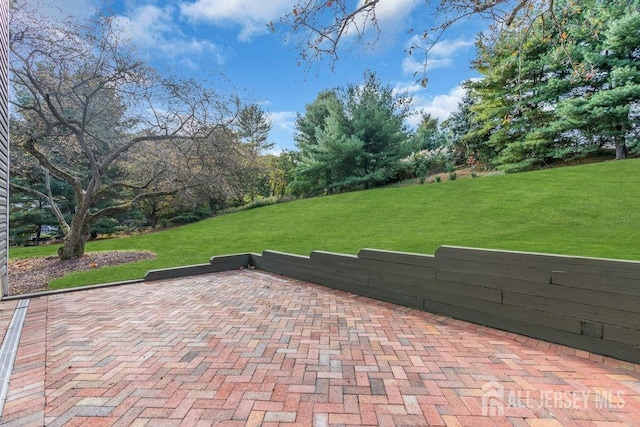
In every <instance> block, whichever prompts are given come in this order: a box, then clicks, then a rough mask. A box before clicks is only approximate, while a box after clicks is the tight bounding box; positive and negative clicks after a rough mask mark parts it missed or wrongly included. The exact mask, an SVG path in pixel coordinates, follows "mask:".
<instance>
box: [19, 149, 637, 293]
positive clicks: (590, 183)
mask: <svg viewBox="0 0 640 427" xmlns="http://www.w3.org/2000/svg"><path fill="white" fill-rule="evenodd" d="M440 245H459V246H471V247H481V248H495V249H510V250H520V251H531V252H546V253H556V254H568V255H583V256H593V257H605V258H618V259H633V260H640V159H638V160H635V159H634V160H626V161H621V162H620V161H619V162H615V161H610V162H605V163H598V164H592V165H583V166H574V167H565V168H557V169H548V170H544V171H537V172H529V173H521V174H514V175H498V176H490V177H483V178H478V179H464V180H457V181H450V182H441V183H439V184H430V185H422V186H419V185H416V186H408V187H394V188H381V189H375V190H369V191H360V192H353V193H347V194H340V195H335V196H329V197H319V198H314V199H306V200H299V201H295V202H290V203H285V204H279V205H273V206H266V207H262V208H258V209H253V210H249V211H243V212H239V213H234V214H228V215H222V216H219V217H216V218H212V219H209V220H205V221H202V222H199V223H196V224H191V225H188V226H184V227H180V228H175V229H171V230H167V231H163V232H157V233H151V234H146V235H141V236H133V237H128V238H121V239H110V240H101V241H96V242H90V243H89V244H88V245H87V251H91V252H92V251H106V250H125V249H137V250H148V251H153V252H155V253H156V254H157V258H156V259H155V260H151V261H143V262H139V263H135V264H129V265H122V266H116V267H110V268H104V269H100V270H93V271H88V272H81V273H75V274H72V275H69V276H67V277H64V278H62V279H59V280H57V281H55V282H54V283H53V284H52V287H56V288H61V287H71V286H80V285H87V284H94V283H101V282H111V281H118V280H125V279H133V278H140V277H142V276H143V275H144V273H145V272H146V271H147V270H150V269H156V268H162V267H169V266H179V265H188V264H198V263H205V262H207V260H208V259H209V257H210V256H212V255H219V254H230V253H238V252H261V251H262V250H265V249H273V250H280V251H285V252H292V253H297V254H309V253H310V252H311V251H313V250H325V251H334V252H342V253H351V254H354V253H356V252H358V250H359V249H361V248H365V247H367V248H378V249H389V250H399V251H407V252H418V253H427V254H430V253H433V252H434V251H435V249H436V248H438V246H440ZM55 251H56V247H54V246H46V247H38V248H11V250H10V256H11V257H12V258H19V257H30V256H38V255H49V254H54V253H55Z"/></svg>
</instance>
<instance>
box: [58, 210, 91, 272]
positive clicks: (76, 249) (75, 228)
mask: <svg viewBox="0 0 640 427" xmlns="http://www.w3.org/2000/svg"><path fill="white" fill-rule="evenodd" d="M90 230H91V227H90V226H89V224H86V221H85V220H84V218H77V217H76V218H74V220H73V221H72V222H71V226H70V227H69V232H68V233H67V235H66V236H65V237H64V246H62V247H61V248H60V249H58V257H59V258H60V261H66V260H70V259H78V258H81V257H82V256H83V255H84V246H85V244H86V243H87V240H89V235H90Z"/></svg>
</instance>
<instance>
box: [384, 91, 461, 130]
mask: <svg viewBox="0 0 640 427" xmlns="http://www.w3.org/2000/svg"><path fill="white" fill-rule="evenodd" d="M396 88H397V90H403V89H404V90H408V91H409V93H413V101H412V103H411V108H412V110H413V114H412V115H411V117H409V119H408V120H407V122H408V123H409V125H411V126H417V125H419V124H420V120H421V117H422V114H423V113H428V114H431V117H434V118H437V119H438V121H439V122H440V123H442V122H443V121H444V120H446V119H448V118H449V116H450V115H451V113H453V112H455V111H457V110H458V103H459V102H460V101H461V100H462V98H463V97H464V95H465V93H466V89H465V88H464V87H462V85H461V84H460V85H458V86H456V87H454V88H453V89H451V90H450V91H449V93H446V94H440V95H435V96H426V95H423V94H421V93H420V92H423V91H424V89H423V88H422V87H421V86H417V85H413V84H408V85H404V86H403V85H398V86H397V87H396Z"/></svg>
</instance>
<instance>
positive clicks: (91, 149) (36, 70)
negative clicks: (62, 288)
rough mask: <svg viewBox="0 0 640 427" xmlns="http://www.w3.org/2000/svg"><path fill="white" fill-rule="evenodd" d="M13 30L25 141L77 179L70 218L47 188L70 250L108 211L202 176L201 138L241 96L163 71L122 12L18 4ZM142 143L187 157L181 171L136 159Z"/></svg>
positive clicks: (49, 166) (65, 251)
mask: <svg viewBox="0 0 640 427" xmlns="http://www.w3.org/2000/svg"><path fill="white" fill-rule="evenodd" d="M10 29H11V33H10V83H11V85H12V89H13V95H12V97H11V100H10V102H11V105H12V109H13V113H14V123H16V124H17V126H15V129H14V130H13V132H14V135H18V138H17V139H18V141H16V144H17V145H19V146H20V149H23V150H24V151H25V152H27V153H28V154H29V155H31V156H33V158H35V159H36V160H37V161H38V163H39V164H40V166H42V168H44V170H45V171H46V174H45V176H48V174H50V175H51V176H54V177H56V178H57V179H59V180H62V181H64V182H66V183H68V184H69V185H70V186H71V187H72V188H73V194H74V199H75V200H74V201H75V212H74V213H73V215H72V217H71V220H70V221H67V220H66V219H65V217H64V215H62V214H61V213H60V212H59V209H57V206H56V200H55V197H54V196H53V195H52V194H44V193H42V192H40V194H38V196H39V197H43V198H46V200H47V201H48V203H49V204H50V205H51V207H52V209H53V211H54V213H56V217H57V219H58V222H59V223H60V226H61V229H62V230H63V231H64V233H65V242H64V246H63V247H61V248H60V250H59V256H60V258H61V259H73V258H78V257H80V256H82V255H83V253H84V247H85V243H86V241H87V240H88V238H89V235H90V228H91V225H92V224H93V223H94V222H95V221H97V220H98V219H100V218H102V217H104V216H108V215H113V214H115V213H119V212H122V211H125V210H127V209H129V208H130V207H131V206H132V205H133V204H134V203H136V202H138V201H140V200H143V199H146V198H150V197H157V196H162V195H167V194H173V193H175V192H176V191H178V190H179V189H181V188H185V187H188V186H190V185H196V184H197V182H196V181H197V180H196V179H195V178H194V177H193V176H192V175H191V173H190V172H191V171H192V170H197V168H196V167H191V165H192V164H194V163H197V162H198V161H200V160H201V159H200V158H199V157H198V156H197V155H196V154H197V150H198V148H197V147H198V145H199V144H200V143H202V142H203V141H209V142H210V137H211V135H212V134H213V133H214V132H215V131H216V130H218V129H221V128H226V127H227V126H229V124H230V123H231V122H232V121H233V119H234V117H235V115H236V111H237V107H238V101H237V99H236V97H235V95H233V94H232V95H226V96H225V95H221V94H219V93H216V92H214V91H213V90H211V89H209V88H207V87H204V86H203V85H202V84H200V83H199V82H195V81H192V80H184V79H178V78H175V77H166V76H160V75H159V74H158V73H157V72H156V71H155V70H154V69H153V68H151V67H149V66H147V65H145V64H144V63H143V62H142V61H141V60H140V59H139V58H137V57H136V55H135V52H134V50H133V49H132V47H131V46H130V45H129V44H128V42H127V41H126V40H123V39H122V37H121V32H120V31H119V29H118V26H117V22H116V21H115V20H114V18H113V17H108V16H102V17H98V18H96V19H95V20H94V21H92V22H87V23H78V22H75V21H72V20H65V21H64V22H62V23H60V22H54V21H49V22H47V21H46V20H43V19H42V17H41V16H38V14H37V13H34V11H33V10H26V9H25V8H23V7H20V8H18V9H14V10H13V11H12V12H11V17H10ZM142 146H144V149H145V150H148V151H149V152H152V151H153V152H154V154H155V157H157V155H158V153H163V152H164V151H166V152H167V153H171V156H173V157H175V156H181V157H182V158H181V160H180V161H179V162H177V163H174V164H179V165H181V169H180V171H176V170H175V168H173V169H172V167H170V165H171V162H169V161H167V162H166V163H165V164H164V167H154V168H153V169H151V168H150V170H149V173H146V174H141V173H139V172H140V171H139V170H135V169H136V168H135V167H134V168H132V167H131V164H132V163H131V161H130V160H131V159H130V158H131V156H132V155H133V153H134V151H133V148H134V147H141V148H142ZM163 150H164V151H163ZM139 153H140V150H137V151H136V154H137V155H138V156H139ZM138 167H143V168H144V165H142V166H140V165H138ZM178 172H179V173H178ZM27 191H28V189H27ZM114 193H117V197H115V198H114ZM32 194H36V193H32Z"/></svg>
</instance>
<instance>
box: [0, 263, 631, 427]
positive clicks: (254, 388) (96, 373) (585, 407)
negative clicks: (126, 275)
mask: <svg viewBox="0 0 640 427" xmlns="http://www.w3.org/2000/svg"><path fill="white" fill-rule="evenodd" d="M11 304H13V305H11ZM14 306H15V303H10V302H5V303H2V308H3V309H7V308H9V309H11V307H14ZM0 313H2V312H0ZM6 317H7V316H6V315H2V316H0V320H2V323H3V324H4V323H6V319H5V318H6ZM571 353H573V354H571ZM578 356H582V357H578ZM588 357H589V354H588V353H583V352H578V351H575V350H571V349H567V348H564V347H561V346H556V345H551V344H549V343H545V342H541V341H537V340H533V339H528V338H525V337H521V336H517V335H514V334H508V333H504V332H500V331H496V330H493V329H489V328H483V327H480V326H476V325H471V324H469V323H465V322H460V321H456V320H452V319H450V318H448V317H443V316H437V315H433V314H429V313H424V312H420V311H417V310H410V309H406V308H404V307H399V306H395V305H392V304H387V303H382V302H378V301H375V300H371V299H368V298H364V297H359V296H354V295H351V294H347V293H344V292H340V291H334V290H331V289H328V288H324V287H321V286H317V285H312V284H309V283H305V282H300V281H296V280H289V279H283V278H279V277H276V276H273V275H269V274H265V273H262V272H259V271H249V270H244V271H235V272H227V273H219V274H214V275H207V276H196V277H191V278H184V279H178V280H170V281H163V282H155V283H144V284H136V285H128V286H120V287H113V288H104V289H95V290H90V291H82V292H74V293H68V294H60V295H54V296H47V297H40V298H36V299H33V300H31V302H30V304H29V308H28V313H27V318H26V322H25V326H24V329H23V332H22V339H21V343H20V347H19V351H18V355H17V359H16V364H15V368H14V371H13V375H12V377H11V382H10V389H9V395H8V398H7V402H6V404H5V407H4V412H3V414H2V419H1V422H0V424H2V425H16V426H25V425H33V426H41V425H47V426H62V425H68V426H75V425H91V426H98V425H122V426H126V425H135V426H142V425H148V426H159V425H162V426H165V425H185V426H196V425H203V426H208V425H229V426H231V425H233V426H236V425H237V426H243V425H249V426H258V425H263V426H270V425H273V426H275V425H287V426H289V425H301V426H312V425H315V426H325V425H389V426H390V425H397V426H400V425H407V426H419V425H452V426H457V425H470V426H479V425H514V426H556V425H580V426H587V425H598V426H605V425H634V423H636V425H640V369H639V366H638V365H631V364H625V363H617V362H616V361H614V360H611V359H604V358H602V357H594V356H593V355H592V357H593V358H594V359H596V360H591V359H589V358H588Z"/></svg>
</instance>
